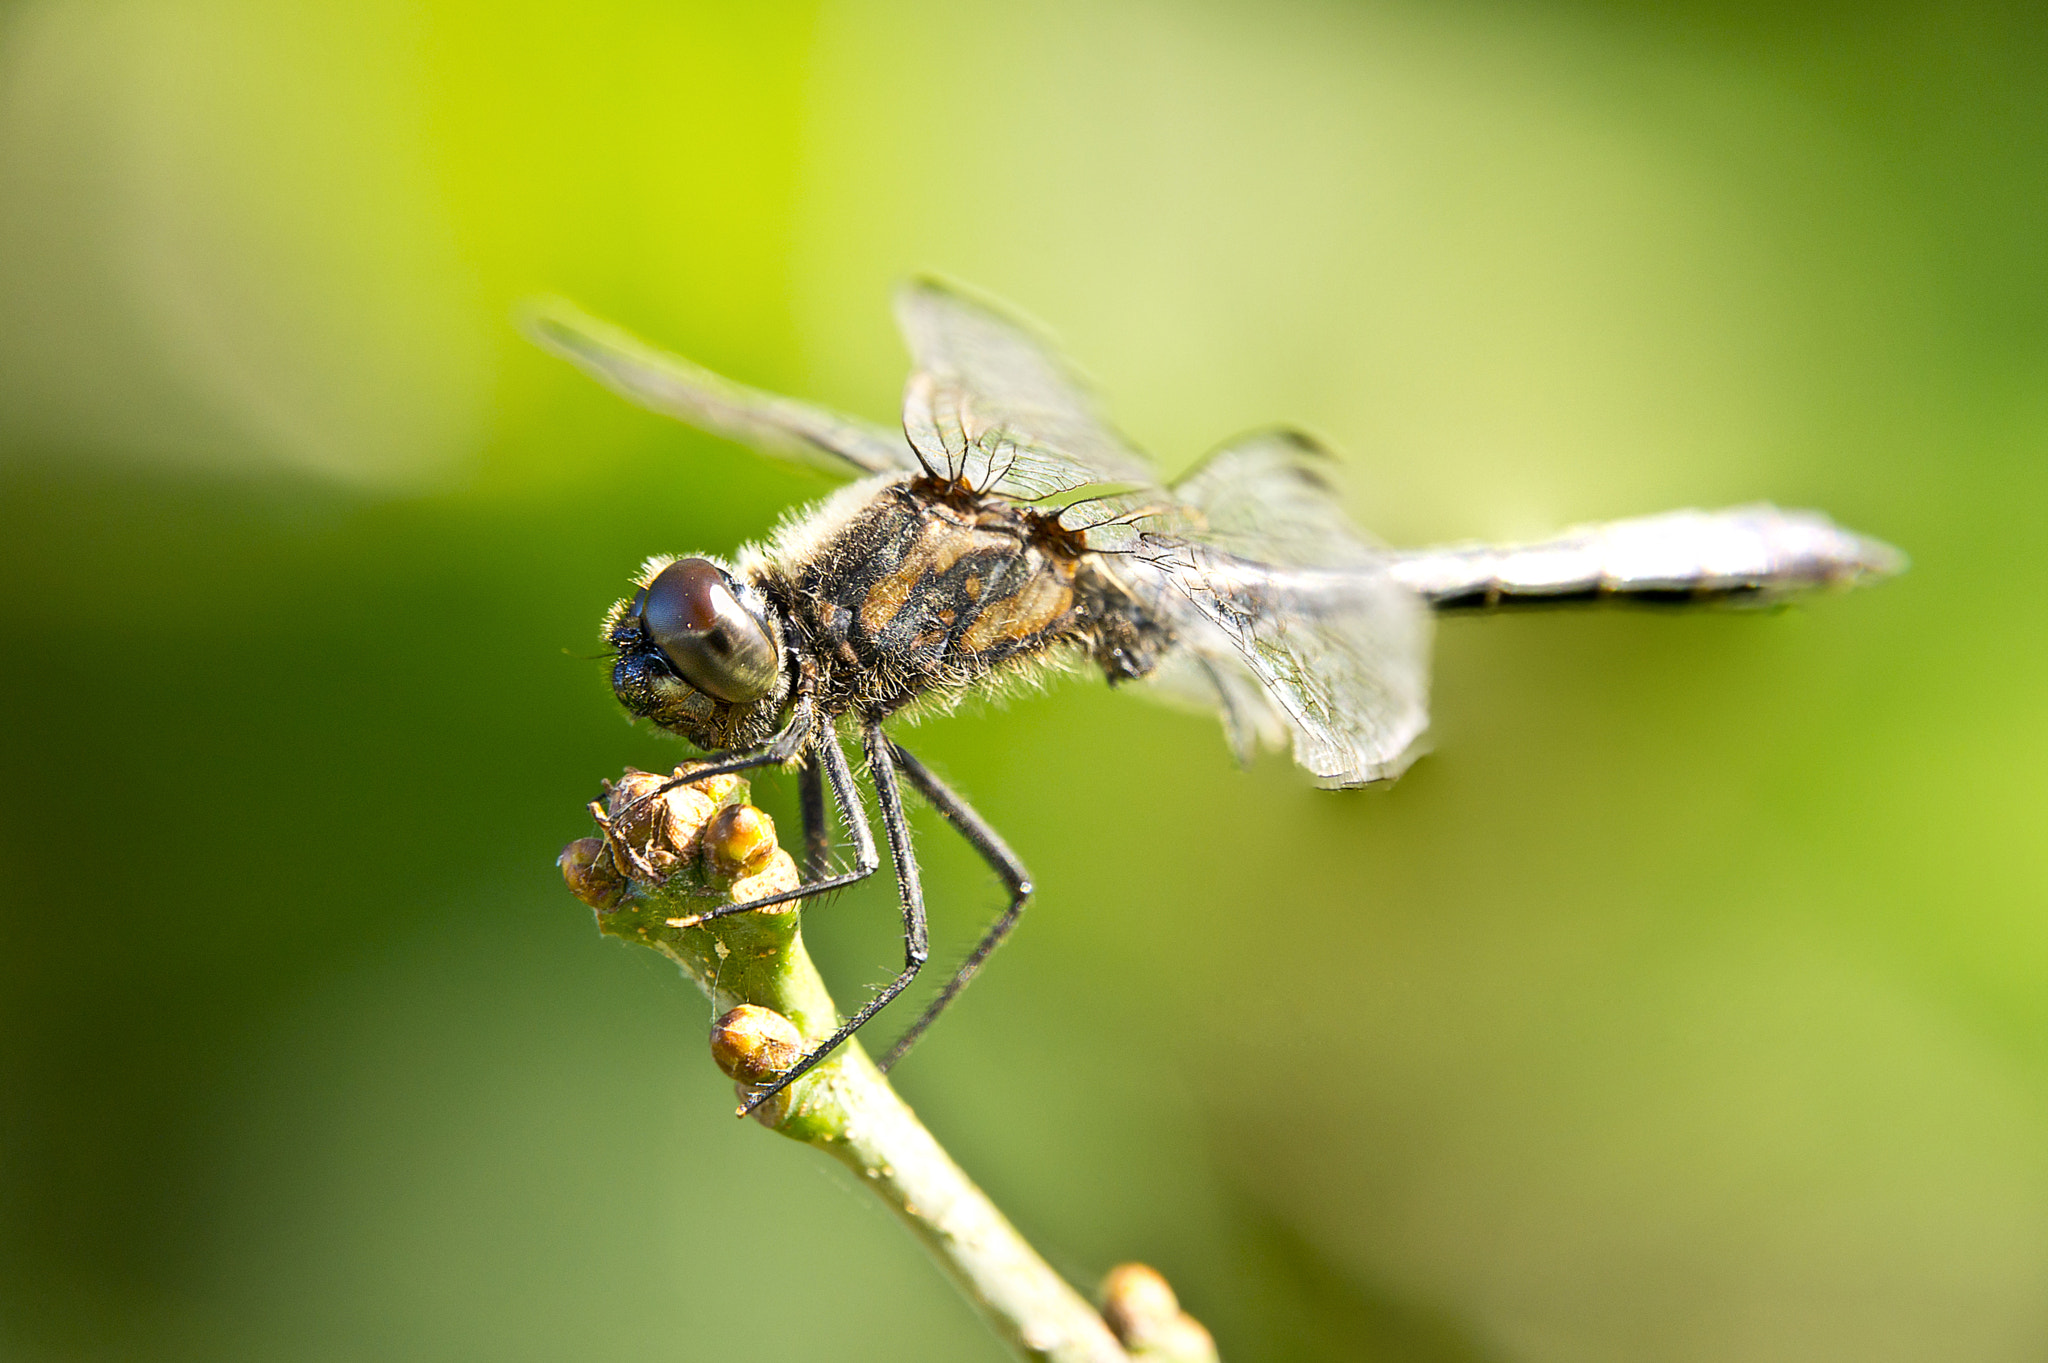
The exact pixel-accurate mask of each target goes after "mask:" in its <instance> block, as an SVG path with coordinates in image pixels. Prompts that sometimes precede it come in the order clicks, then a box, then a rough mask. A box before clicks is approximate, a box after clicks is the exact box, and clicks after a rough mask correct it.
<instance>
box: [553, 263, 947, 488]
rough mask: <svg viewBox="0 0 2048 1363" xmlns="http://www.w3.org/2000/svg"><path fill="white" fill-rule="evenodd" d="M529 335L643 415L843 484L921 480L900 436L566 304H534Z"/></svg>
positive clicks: (908, 450)
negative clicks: (753, 383)
mask: <svg viewBox="0 0 2048 1363" xmlns="http://www.w3.org/2000/svg"><path fill="white" fill-rule="evenodd" d="M521 320H522V322H523V325H524V329H525V331H526V334H527V335H528V336H529V337H530V338H531V339H532V340H533V341H534V343H535V344H537V345H539V346H540V347H541V348H542V349H543V350H546V351H549V352H551V353H552V354H555V355H559V356H561V357H562V358H563V359H565V360H568V361H569V362H570V363H571V364H574V365H576V366H577V367H578V368H580V369H582V370H583V371H584V372H585V373H587V374H589V375H590V376H591V377H592V378H594V379H596V380H597V381H598V382H600V383H602V384H604V385H605V386H606V387H608V388H610V389H612V390H613V391H614V392H616V393H619V394H621V395H622V396H624V397H627V398H630V399H631V400H633V401H634V402H637V403H639V404H640V405H641V406H642V407H646V408H649V409H651V410H653V411H656V412H660V413H662V414H663V415H665V416H672V417H676V418H678V419H679V420H682V421H686V422H688V423H689V424H690V425H692V426H695V427H697V428H698V429H700V430H705V431H709V432H711V433H712V434H713V435H722V436H724V437H726V438H727V439H728V440H734V441H738V442H739V443H740V444H743V445H751V446H753V447H754V448H755V449H758V450H761V451H763V452H765V453H769V454H777V455H782V456H784V457H786V458H791V459H794V460H796V461H797V462H799V463H803V464H807V465H809V466H810V467H812V468H817V469H821V470H823V471H824V472H827V473H832V474H837V475H838V476H840V477H858V476H861V475H864V474H871V473H895V472H915V471H917V469H918V467H919V465H918V461H917V457H916V455H914V454H913V453H912V452H911V450H910V447H909V446H908V445H907V444H905V443H904V439H903V437H902V435H901V434H899V433H897V432H895V431H891V430H888V429H886V428H884V427H881V426H876V425H873V424H871V423H869V422H865V421H862V420H861V419H859V418H858V417H850V416H842V415H840V414H839V413H837V412H832V411H827V410H826V409H825V408H822V407H813V406H812V405H810V404H809V403H807V402H799V401H798V400H797V399H795V398H785V397H778V396H777V395H775V394H773V393H763V392H761V391H760V390H758V389H754V388H748V387H747V386H745V385H744V384H739V383H734V382H733V381H732V380H731V379H728V378H724V377H722V376H720V375H718V374H714V373H712V372H711V371H710V370H708V369H705V368H703V367H701V366H699V365H695V364H692V363H690V361H688V360H686V359H683V358H682V357H681V356H679V355H670V354H667V353H666V352H664V351H660V350H657V349H655V348H654V347H653V346H650V345H648V344H647V343H646V342H645V341H642V340H641V339H640V338H638V337H637V336H634V335H632V334H631V333H630V332H627V331H623V330H621V329H620V328H618V327H615V326H613V325H611V324H610V323H608V322H602V321H599V320H598V319H597V318H595V317H592V316H590V315H589V314H588V313H586V312H584V311H582V310H581V309H579V308H577V307H576V306H575V305H574V304H571V303H566V302H563V301H561V300H559V299H546V300H542V301H540V302H537V303H533V304H531V305H529V306H528V307H527V309H526V310H525V315H524V316H523V318H522V319H521Z"/></svg>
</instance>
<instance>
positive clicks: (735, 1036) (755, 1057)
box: [711, 1003, 804, 1084]
mask: <svg viewBox="0 0 2048 1363" xmlns="http://www.w3.org/2000/svg"><path fill="white" fill-rule="evenodd" d="M803 1057H804V1038H803V1034H802V1033H801V1032H799V1031H797V1029H796V1024H795V1023H793V1022H791V1021H790V1020H789V1019H788V1018H786V1017H784V1016H783V1015H782V1014H780V1013H778V1012H776V1011H775V1010H774V1009H773V1008H763V1007H761V1006H760V1005H759V1004H754V1003H743V1004H741V1005H740V1006H739V1007H737V1008H735V1009H733V1010H732V1011H731V1012H729V1013H727V1014H726V1015H725V1016H724V1017H721V1018H720V1019H718V1021H716V1022H714V1023H712V1024H711V1058H712V1059H713V1060H716V1061H717V1062H718V1068H720V1069H722V1070H724V1071H725V1072H726V1073H727V1074H728V1075H730V1076H731V1077H732V1078H734V1079H737V1080H738V1081H739V1082H740V1083H742V1084H765V1083H768V1082H769V1081H770V1080H772V1079H774V1078H775V1077H776V1076H777V1075H779V1074H781V1073H783V1072H784V1071H785V1070H787V1069H789V1068H790V1067H791V1066H792V1065H794V1064H796V1062H797V1061H799V1060H801V1059H803Z"/></svg>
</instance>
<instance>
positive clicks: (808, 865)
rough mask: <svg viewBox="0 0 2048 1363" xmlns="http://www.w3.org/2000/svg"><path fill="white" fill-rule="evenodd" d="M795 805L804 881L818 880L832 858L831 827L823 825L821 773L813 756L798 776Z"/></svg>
mask: <svg viewBox="0 0 2048 1363" xmlns="http://www.w3.org/2000/svg"><path fill="white" fill-rule="evenodd" d="M796 790H797V801H798V807H799V808H800V809H801V810H802V812H803V821H804V879H805V880H821V879H823V878H824V875H825V867H826V866H827V865H829V864H830V862H831V857H832V826H831V825H830V824H828V823H827V822H825V781H824V772H823V770H822V769H821V768H820V766H819V765H818V755H817V754H816V753H815V752H814V753H812V754H811V755H810V756H808V757H806V758H805V759H804V766H803V770H802V771H801V772H799V773H798V774H797V787H796Z"/></svg>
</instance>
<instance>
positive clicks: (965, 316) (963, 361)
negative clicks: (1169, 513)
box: [896, 279, 1156, 502]
mask: <svg viewBox="0 0 2048 1363" xmlns="http://www.w3.org/2000/svg"><path fill="white" fill-rule="evenodd" d="M896 321H897V324H898V325H899V326H900V327H901V328H902V329H903V339H904V341H905V343H906V344H907V345H908V346H909V347H910V354H911V359H912V361H913V369H912V371H911V375H910V382H909V384H908V385H907V387H906V388H905V390H904V395H903V430H904V434H905V435H907V436H908V437H909V439H910V444H911V445H912V447H914V448H915V449H916V451H917V453H918V456H919V457H920V459H921V460H922V461H923V463H924V466H925V468H926V469H928V470H929V471H930V472H931V473H933V474H934V475H937V476H943V477H949V478H959V479H964V480H965V481H966V482H967V484H968V486H970V487H973V488H975V489H977V490H979V491H983V492H992V493H998V494H1001V495H1003V496H1007V497H1011V498H1014V499H1016V500H1018V501H1026V502H1029V501H1038V500H1040V499H1042V498H1046V497H1052V496H1057V495H1059V494H1061V493H1067V492H1072V491H1075V490H1076V489H1080V488H1086V487H1093V486H1100V485H1124V486H1141V487H1149V486H1151V485H1152V484H1153V482H1154V480H1155V477H1156V475H1155V474H1154V473H1153V472H1152V468H1151V464H1150V463H1149V461H1147V460H1146V458H1145V456H1144V455H1142V454H1140V453H1139V452H1138V450H1137V449H1136V448H1135V447H1133V446H1132V445H1131V444H1130V442H1129V441H1127V440H1125V439H1124V437H1123V436H1121V435H1120V434H1118V433H1117V431H1116V430H1115V428H1113V427H1112V426H1111V425H1110V424H1109V422H1108V420H1107V419H1106V418H1105V417H1104V416H1103V414H1102V412H1101V409H1100V406H1099V404H1098V402H1097V401H1096V398H1095V396H1094V394H1093V393H1092V392H1091V391H1090V390H1089V387H1088V385H1087V384H1086V383H1085V382H1084V381H1083V380H1082V379H1081V377H1080V376H1079V375H1078V374H1076V373H1075V372H1074V370H1073V368H1072V367H1071V366H1070V365H1069V364H1068V363H1067V362H1066V360H1064V359H1063V358H1061V356H1060V354H1059V352H1058V350H1057V349H1056V348H1054V346H1053V345H1052V344H1051V343H1050V342H1048V341H1046V340H1044V339H1043V338H1041V337H1039V336H1038V335H1036V334H1034V333H1033V332H1032V331H1031V329H1030V328H1028V327H1026V326H1025V325H1024V324H1023V323H1021V322H1018V321H1016V320H1014V319H1012V318H1010V317H1006V316H1004V315H1003V314H1002V313H1000V312H998V311H997V310H996V309H994V308H992V307H990V306H989V305H988V304H986V303H982V302H980V301H978V300H976V299H973V298H970V297H968V296H967V295H965V294H963V293H961V292H960V291H959V290H957V289H955V288H954V287H952V286H951V285H948V284H943V283H940V282H939V281H937V280H933V279H917V280H912V281H911V282H910V283H908V284H906V285H904V286H903V288H902V289H901V290H899V291H898V293H897V295H896Z"/></svg>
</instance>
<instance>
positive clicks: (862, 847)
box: [682, 729, 915, 927]
mask: <svg viewBox="0 0 2048 1363" xmlns="http://www.w3.org/2000/svg"><path fill="white" fill-rule="evenodd" d="M811 754H812V758H813V760H814V762H815V763H816V764H817V765H821V766H823V767H824V769H825V778H826V780H827V781H828V782H830V783H831V786H832V800H833V802H834V803H835V804H837V805H838V806H839V817H840V818H842V819H843V820H845V822H846V831H847V832H848V833H849V834H850V835H851V836H852V838H853V862H854V864H853V869H852V870H851V871H848V872H846V873H845V874H844V875H836V876H827V875H822V874H821V872H822V869H823V868H822V862H823V860H824V857H823V855H822V851H823V850H824V849H823V848H822V846H821V847H819V849H818V850H819V852H820V855H817V856H813V837H812V835H813V833H814V832H816V833H817V834H819V837H818V838H817V839H816V842H817V844H823V843H825V841H826V838H825V836H824V835H825V833H826V830H825V828H824V814H825V810H824V798H823V794H824V793H823V792H822V791H820V792H819V801H818V810H817V814H818V826H817V827H816V829H813V827H812V824H811V808H810V803H809V799H808V797H806V800H805V805H804V842H805V847H804V876H805V883H803V884H801V885H798V886H797V887H796V888H795V889H793V890H784V891H782V892H781V893H779V894H771V895H763V896H762V897H761V898H759V899H750V900H748V901H747V902H746V903H744V904H721V905H719V906H718V907H717V908H715V909H712V910H709V911H708V912H705V913H700V914H698V915H696V916H695V917H693V918H688V919H684V920H682V921H683V923H684V924H685V925H687V926H690V927H695V926H696V925H697V924H699V923H709V922H711V921H712V920H713V919H717V918H727V917H730V916H731V915H733V914H736V913H752V912H753V911H754V910H755V909H765V908H768V907H770V906H771V905H775V904H787V903H788V902H789V901H790V900H792V899H809V898H812V897H813V896H815V895H821V894H829V893H830V892H831V891H833V890H843V889H845V888H846V887H847V886H849V885H854V884H858V883H859V882H860V881H863V880H866V879H867V878H868V877H869V876H871V875H873V874H874V873H875V871H876V869H877V868H878V867H880V866H881V864H882V859H881V857H880V856H879V855H878V854H877V853H876V851H875V835H874V833H873V832H871V831H870V830H869V828H868V816H867V812H866V811H865V810H863V809H862V808H861V803H860V792H859V791H858V790H855V789H854V785H853V772H852V771H851V770H849V769H848V768H847V765H846V754H845V753H843V752H841V751H840V750H839V736H838V735H837V734H835V733H833V732H832V731H831V730H830V729H827V730H826V731H825V732H824V733H823V734H821V735H819V739H818V742H817V743H815V744H813V745H812V748H811ZM812 770H813V767H811V766H806V767H805V771H806V772H807V773H808V772H811V771H812ZM914 878H915V872H913V879H914Z"/></svg>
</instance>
